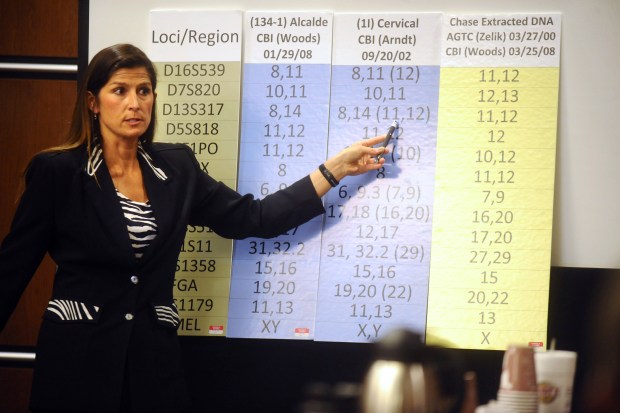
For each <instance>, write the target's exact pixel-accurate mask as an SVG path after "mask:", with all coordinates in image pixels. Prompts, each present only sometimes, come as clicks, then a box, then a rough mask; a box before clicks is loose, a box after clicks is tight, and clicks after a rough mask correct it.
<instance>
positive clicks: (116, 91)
mask: <svg viewBox="0 0 620 413" xmlns="http://www.w3.org/2000/svg"><path fill="white" fill-rule="evenodd" d="M123 92H124V89H123V88H122V87H117V88H115V89H114V90H112V93H114V94H117V95H120V94H122V93H123Z"/></svg>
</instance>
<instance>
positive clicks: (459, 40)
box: [146, 9, 562, 349]
mask: <svg viewBox="0 0 620 413" xmlns="http://www.w3.org/2000/svg"><path fill="white" fill-rule="evenodd" d="M561 17H562V16H561V14H559V13H534V12H532V13H512V14H497V13H486V14H485V13H479V14H451V13H441V12H424V13H422V12H389V13H388V12H373V13H366V12H346V13H333V12H332V11H311V10H303V11H296V10H291V11H280V10H279V11H260V10H259V11H251V10H250V11H229V10H220V11H214V10H199V9H183V10H151V11H150V12H149V28H148V39H149V40H148V47H147V48H146V50H147V52H148V54H149V56H150V57H151V58H152V59H153V61H154V62H155V64H156V66H157V70H158V73H159V84H158V89H157V90H158V102H157V105H158V110H159V113H158V125H157V136H156V139H157V140H159V141H167V142H178V143H184V144H187V145H188V146H189V147H190V148H192V150H193V151H194V153H195V154H196V158H197V160H198V163H199V165H200V167H201V168H202V169H203V170H204V171H205V172H208V173H209V174H210V175H211V176H213V177H214V178H215V179H217V180H221V181H223V182H225V183H226V184H227V185H229V186H230V187H232V188H235V189H237V190H238V191H239V192H241V193H244V194H245V193H252V194H254V195H255V196H256V197H258V198H262V197H264V196H267V195H268V194H270V193H272V192H274V191H277V190H278V189H280V188H283V187H285V186H287V185H290V184H291V183H293V182H294V181H296V180H298V179H300V178H302V177H304V176H305V175H306V174H308V173H309V172H311V171H312V170H314V169H315V168H316V167H317V166H318V165H319V164H321V163H322V162H323V161H324V160H325V159H326V158H328V157H330V156H333V155H335V154H336V153H338V152H339V151H340V150H342V149H343V148H344V147H346V146H347V145H350V144H351V143H352V142H355V141H357V140H359V139H364V138H369V137H372V136H375V135H380V134H384V133H385V132H386V131H387V128H388V127H389V126H390V125H391V124H393V122H395V121H396V122H398V124H399V128H398V130H397V132H396V134H395V136H394V139H393V141H392V142H391V143H390V145H389V148H390V154H389V155H388V156H387V159H386V163H385V165H384V167H383V168H381V169H380V170H379V171H377V172H376V173H372V174H366V175H363V176H356V177H347V178H346V179H345V180H343V182H341V183H339V184H338V185H337V187H335V188H333V189H332V190H331V191H330V192H329V193H328V194H327V195H326V196H325V197H324V199H323V201H324V205H325V209H326V214H325V215H324V216H322V217H318V218H315V219H313V220H311V221H310V222H308V223H306V224H304V225H302V226H300V227H298V228H294V229H292V230H291V231H289V233H287V234H283V235H281V236H280V237H277V238H274V239H269V240H263V239H247V240H241V241H236V242H234V243H233V242H232V241H230V240H224V239H221V238H219V237H217V236H215V235H214V234H213V233H212V232H210V230H209V229H208V228H202V227H190V228H188V235H187V239H186V240H185V243H184V245H183V250H182V253H181V256H180V257H179V260H178V265H177V273H176V279H175V286H174V291H175V300H176V304H177V307H178V309H179V312H180V315H181V317H182V320H183V321H182V324H181V328H180V331H179V333H180V334H181V335H196V336H209V335H210V336H222V337H224V336H227V337H236V338H277V339H292V340H316V341H340V342H372V341H375V340H377V339H380V338H381V337H383V336H384V335H385V334H386V333H388V332H389V331H390V330H392V329H395V328H401V327H404V328H409V329H413V330H416V331H418V332H420V333H422V334H423V335H424V336H425V338H426V340H427V342H428V343H431V344H441V345H445V346H448V347H459V348H472V349H504V348H506V346H507V345H509V344H514V343H521V344H529V345H534V346H546V344H547V343H546V342H545V340H546V324H547V307H548V294H549V268H550V265H551V263H550V257H551V233H552V217H553V199H554V184H555V180H554V179H555V166H556V165H555V153H556V135H557V122H558V97H559V65H560V59H559V57H560V35H561V32H560V28H561Z"/></svg>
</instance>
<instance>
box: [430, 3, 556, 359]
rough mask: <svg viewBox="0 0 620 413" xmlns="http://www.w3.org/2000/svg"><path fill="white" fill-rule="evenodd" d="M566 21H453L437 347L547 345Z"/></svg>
mask: <svg viewBox="0 0 620 413" xmlns="http://www.w3.org/2000/svg"><path fill="white" fill-rule="evenodd" d="M560 21H561V16H560V15H559V14H545V15H446V16H444V32H443V36H444V39H443V50H442V53H443V56H442V69H441V75H440V96H439V115H438V131H437V164H436V187H435V206H434V220H433V240H432V252H431V269H430V280H429V305H428V308H429V311H428V316H427V342H428V343H434V344H443V345H447V346H450V347H462V348H472V349H500V350H503V349H505V348H506V347H507V346H508V345H509V344H513V343H517V344H523V345H531V346H546V339H547V307H548V292H549V270H550V254H551V225H552V212H553V188H554V174H555V148H556V124H557V108H558V88H559V56H560Z"/></svg>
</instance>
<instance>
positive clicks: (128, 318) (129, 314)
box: [125, 313, 133, 321]
mask: <svg viewBox="0 0 620 413" xmlns="http://www.w3.org/2000/svg"><path fill="white" fill-rule="evenodd" d="M125 320H127V321H131V320H133V314H131V313H127V314H125Z"/></svg>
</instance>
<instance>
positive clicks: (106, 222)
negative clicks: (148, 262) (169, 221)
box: [82, 162, 135, 261]
mask: <svg viewBox="0 0 620 413" xmlns="http://www.w3.org/2000/svg"><path fill="white" fill-rule="evenodd" d="M82 177H83V181H84V190H85V192H86V194H87V195H88V197H89V198H90V199H91V201H92V204H93V206H94V209H95V211H96V213H97V216H98V217H99V220H100V221H101V231H103V232H104V233H105V234H106V235H107V237H108V238H109V239H110V240H112V242H113V243H114V244H115V245H116V246H117V247H118V248H119V249H120V250H121V251H122V254H123V255H122V257H123V258H124V259H128V260H132V261H133V260H135V258H134V255H133V249H132V247H131V241H130V239H129V234H128V232H127V224H126V222H125V217H124V215H123V210H122V208H121V205H120V202H119V200H118V195H117V194H116V189H115V187H114V183H113V182H112V178H111V177H110V172H109V171H108V168H107V166H106V164H105V162H102V163H101V165H100V166H99V168H98V169H97V172H96V179H95V176H90V175H89V174H88V173H87V172H86V170H85V169H84V168H82Z"/></svg>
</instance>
